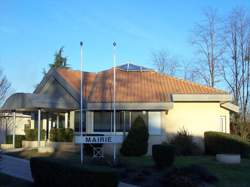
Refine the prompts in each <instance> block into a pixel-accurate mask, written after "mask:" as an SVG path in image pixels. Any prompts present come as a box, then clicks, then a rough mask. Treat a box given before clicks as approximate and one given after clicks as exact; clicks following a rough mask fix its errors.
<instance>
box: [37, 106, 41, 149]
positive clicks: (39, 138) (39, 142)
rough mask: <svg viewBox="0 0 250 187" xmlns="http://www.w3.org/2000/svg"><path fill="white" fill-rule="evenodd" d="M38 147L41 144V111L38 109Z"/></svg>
mask: <svg viewBox="0 0 250 187" xmlns="http://www.w3.org/2000/svg"><path fill="white" fill-rule="evenodd" d="M37 141H38V147H40V144H41V109H38V140H37Z"/></svg>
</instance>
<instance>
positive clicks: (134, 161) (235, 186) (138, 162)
mask: <svg viewBox="0 0 250 187" xmlns="http://www.w3.org/2000/svg"><path fill="white" fill-rule="evenodd" d="M11 155H13V156H17V157H22V158H26V159H30V158H31V157H34V156H47V157H58V158H65V159H67V161H70V162H71V163H74V164H79V163H80V155H79V154H72V153H71V154H65V153H54V154H47V155H46V154H39V153H37V150H32V151H22V152H19V153H11ZM89 159H90V158H89V157H88V160H89ZM110 161H111V160H110V158H108V159H107V163H110ZM120 161H121V163H123V164H124V165H125V166H126V167H127V168H132V169H143V168H150V167H152V166H154V162H153V160H152V158H151V157H149V156H143V157H120ZM87 162H88V161H87ZM191 164H197V165H201V166H205V167H207V168H208V169H209V170H210V171H211V172H212V173H214V174H215V175H216V176H217V177H218V178H219V182H218V183H217V185H216V186H229V187H230V186H231V187H244V186H250V177H249V174H250V159H243V160H242V163H241V164H235V165H228V164H221V163H218V162H217V161H216V160H215V158H214V157H213V156H185V157H184V156H183V157H176V160H175V162H174V166H176V167H182V166H188V165H191Z"/></svg>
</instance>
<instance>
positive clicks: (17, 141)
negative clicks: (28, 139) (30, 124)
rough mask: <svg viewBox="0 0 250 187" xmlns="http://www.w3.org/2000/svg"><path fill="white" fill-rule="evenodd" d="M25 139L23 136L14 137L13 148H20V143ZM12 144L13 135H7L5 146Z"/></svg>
mask: <svg viewBox="0 0 250 187" xmlns="http://www.w3.org/2000/svg"><path fill="white" fill-rule="evenodd" d="M24 139H25V136H24V135H15V148H21V147H22V141H23V140H24ZM12 143H13V135H7V136H6V144H12Z"/></svg>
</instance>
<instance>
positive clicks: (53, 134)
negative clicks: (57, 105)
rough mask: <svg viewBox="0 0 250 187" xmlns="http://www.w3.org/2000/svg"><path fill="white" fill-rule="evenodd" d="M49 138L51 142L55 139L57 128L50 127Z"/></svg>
mask: <svg viewBox="0 0 250 187" xmlns="http://www.w3.org/2000/svg"><path fill="white" fill-rule="evenodd" d="M49 140H50V141H52V142H56V141H57V129H56V128H51V129H50V131H49Z"/></svg>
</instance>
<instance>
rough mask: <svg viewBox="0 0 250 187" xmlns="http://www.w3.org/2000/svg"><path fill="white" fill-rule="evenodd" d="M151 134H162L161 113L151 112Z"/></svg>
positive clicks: (149, 114)
mask: <svg viewBox="0 0 250 187" xmlns="http://www.w3.org/2000/svg"><path fill="white" fill-rule="evenodd" d="M148 118H149V134H151V135H160V134H161V113H160V112H149V113H148Z"/></svg>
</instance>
